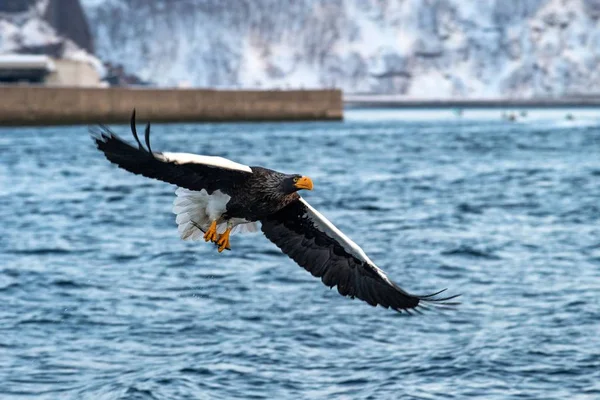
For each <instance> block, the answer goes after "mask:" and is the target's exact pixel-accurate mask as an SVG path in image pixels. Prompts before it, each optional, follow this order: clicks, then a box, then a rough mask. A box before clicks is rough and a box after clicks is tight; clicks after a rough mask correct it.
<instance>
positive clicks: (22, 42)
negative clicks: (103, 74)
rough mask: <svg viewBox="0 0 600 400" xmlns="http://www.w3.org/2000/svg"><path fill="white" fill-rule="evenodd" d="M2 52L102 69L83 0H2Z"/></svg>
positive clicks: (0, 23)
mask: <svg viewBox="0 0 600 400" xmlns="http://www.w3.org/2000/svg"><path fill="white" fill-rule="evenodd" d="M2 53H28V54H30V53H35V54H47V55H50V56H53V57H58V58H70V59H79V60H86V61H88V62H90V63H92V64H94V65H95V66H96V67H97V68H98V69H99V70H102V67H101V63H100V61H99V60H98V59H97V58H95V57H94V56H93V53H94V42H93V38H92V34H91V31H90V28H89V25H88V23H87V20H86V16H85V13H84V11H83V8H82V7H81V4H80V3H79V0H1V1H0V54H2Z"/></svg>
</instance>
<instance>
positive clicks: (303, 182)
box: [294, 176, 313, 190]
mask: <svg viewBox="0 0 600 400" xmlns="http://www.w3.org/2000/svg"><path fill="white" fill-rule="evenodd" d="M294 186H296V188H297V189H306V190H313V183H312V181H311V180H310V178H309V177H308V176H303V177H302V178H300V179H298V182H296V183H295V184H294Z"/></svg>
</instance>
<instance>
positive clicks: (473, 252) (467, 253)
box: [441, 246, 501, 260]
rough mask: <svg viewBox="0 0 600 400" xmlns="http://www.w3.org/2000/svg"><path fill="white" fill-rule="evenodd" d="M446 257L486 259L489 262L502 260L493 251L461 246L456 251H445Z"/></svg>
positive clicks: (443, 252) (443, 253)
mask: <svg viewBox="0 0 600 400" xmlns="http://www.w3.org/2000/svg"><path fill="white" fill-rule="evenodd" d="M441 254H442V255H444V256H460V257H469V258H485V259H487V260H500V259H501V257H499V256H498V255H496V254H494V253H492V252H491V251H485V250H478V249H475V248H473V247H470V246H460V247H458V248H456V249H452V250H445V251H442V253H441Z"/></svg>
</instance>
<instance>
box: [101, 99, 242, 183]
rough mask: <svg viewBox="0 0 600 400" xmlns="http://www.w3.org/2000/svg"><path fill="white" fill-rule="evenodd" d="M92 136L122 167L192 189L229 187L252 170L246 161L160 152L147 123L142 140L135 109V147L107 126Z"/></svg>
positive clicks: (133, 115)
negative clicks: (154, 148) (136, 121)
mask: <svg viewBox="0 0 600 400" xmlns="http://www.w3.org/2000/svg"><path fill="white" fill-rule="evenodd" d="M90 132H91V134H92V138H93V139H94V141H95V142H96V146H97V147H98V149H99V150H100V151H102V152H103V153H104V155H105V156H106V158H107V159H108V160H109V161H110V162H112V163H114V164H117V165H118V166H119V167H121V168H123V169H125V170H127V171H129V172H133V173H134V174H139V175H143V176H146V177H148V178H154V179H159V180H161V181H164V182H168V183H172V184H174V185H177V186H180V187H183V188H186V189H190V190H198V191H200V190H202V189H205V190H206V191H207V192H208V194H211V193H212V192H214V191H215V190H221V191H222V192H224V193H226V194H228V189H229V188H231V186H232V185H233V184H235V183H236V182H238V181H240V180H243V179H244V178H247V177H248V175H250V174H252V169H251V168H250V167H248V166H246V165H243V164H238V163H236V162H233V161H230V160H227V159H226V158H222V157H212V156H200V155H196V154H189V153H159V152H153V151H152V150H151V148H150V124H148V125H146V130H145V142H146V148H144V146H143V145H142V143H141V142H140V139H139V137H138V134H137V130H136V128H135V110H134V112H133V114H132V116H131V132H132V133H133V137H134V138H135V141H136V142H137V144H138V147H137V148H136V147H134V146H132V145H131V144H129V143H127V142H126V141H124V140H123V139H121V138H120V137H119V136H117V135H116V134H115V133H114V132H112V131H111V130H110V129H108V127H106V126H100V127H99V128H98V129H92V130H91V131H90Z"/></svg>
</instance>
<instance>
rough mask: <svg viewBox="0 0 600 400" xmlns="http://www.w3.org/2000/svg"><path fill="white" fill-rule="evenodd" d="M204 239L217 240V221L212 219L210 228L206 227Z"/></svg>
mask: <svg viewBox="0 0 600 400" xmlns="http://www.w3.org/2000/svg"><path fill="white" fill-rule="evenodd" d="M204 241H205V242H208V241H210V242H213V243H215V242H216V241H217V221H213V222H212V224H210V228H208V230H207V231H206V233H205V234H204Z"/></svg>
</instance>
